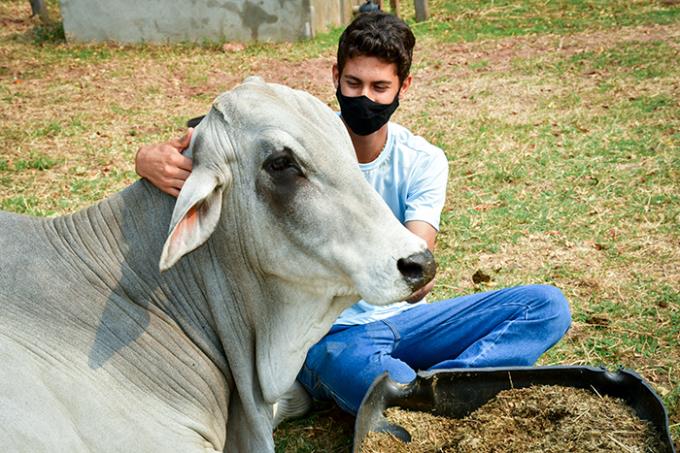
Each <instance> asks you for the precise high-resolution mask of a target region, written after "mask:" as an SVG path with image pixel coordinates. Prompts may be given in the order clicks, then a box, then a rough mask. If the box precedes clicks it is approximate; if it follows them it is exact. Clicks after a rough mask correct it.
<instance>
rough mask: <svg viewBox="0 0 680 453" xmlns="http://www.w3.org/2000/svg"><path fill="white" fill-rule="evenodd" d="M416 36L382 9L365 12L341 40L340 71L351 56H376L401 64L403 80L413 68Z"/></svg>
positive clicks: (355, 20) (402, 22)
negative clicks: (412, 61) (412, 60)
mask: <svg viewBox="0 0 680 453" xmlns="http://www.w3.org/2000/svg"><path fill="white" fill-rule="evenodd" d="M415 44H416V37H415V36H413V32H412V31H411V29H410V28H409V26H408V25H406V23H405V22H404V21H403V20H401V19H399V18H398V17H396V16H394V15H392V14H388V13H385V12H382V11H376V12H371V13H363V14H360V15H359V16H357V18H356V19H354V21H352V23H351V24H349V25H348V26H347V28H346V29H345V31H343V32H342V35H341V36H340V41H339V43H338V61H337V64H338V70H339V71H340V74H342V70H343V69H344V67H345V63H346V62H347V59H349V58H354V57H357V56H367V57H376V58H378V59H379V60H382V61H385V62H388V63H394V64H396V65H397V75H398V76H399V82H400V83H403V82H404V80H405V79H406V77H408V74H409V71H410V70H411V59H412V58H413V47H414V46H415Z"/></svg>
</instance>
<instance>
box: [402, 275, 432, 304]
mask: <svg viewBox="0 0 680 453" xmlns="http://www.w3.org/2000/svg"><path fill="white" fill-rule="evenodd" d="M434 280H435V279H434V278H433V279H432V280H430V283H428V284H427V285H425V286H423V287H422V288H420V289H419V290H418V291H416V292H414V293H413V294H411V295H410V296H408V299H406V302H408V303H409V304H413V303H416V302H418V301H420V300H422V299H423V298H424V297H425V296H427V294H428V293H429V292H430V291H432V288H434Z"/></svg>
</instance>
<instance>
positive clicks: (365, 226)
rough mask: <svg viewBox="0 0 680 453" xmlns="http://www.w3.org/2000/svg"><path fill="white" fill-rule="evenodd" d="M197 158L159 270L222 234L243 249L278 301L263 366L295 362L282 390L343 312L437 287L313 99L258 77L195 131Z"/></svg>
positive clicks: (334, 120) (422, 255) (415, 246)
mask: <svg viewBox="0 0 680 453" xmlns="http://www.w3.org/2000/svg"><path fill="white" fill-rule="evenodd" d="M192 150H193V159H194V166H193V171H192V173H191V176H190V177H189V178H188V179H187V181H186V183H185V185H184V188H183V189H182V191H181V193H180V195H179V198H178V200H177V204H176V207H175V211H174V213H173V217H172V222H171V225H170V235H169V237H168V239H167V242H166V244H165V247H164V249H163V253H162V256H161V261H160V267H161V269H162V270H164V269H167V268H169V267H170V266H172V265H173V264H174V263H175V262H176V261H177V260H179V259H180V258H181V257H182V256H183V255H185V254H186V253H188V252H190V251H191V250H193V249H195V248H196V247H198V246H200V245H201V244H203V243H204V242H206V241H207V240H208V238H209V237H210V236H211V235H213V233H215V232H216V231H218V232H221V233H224V234H225V235H226V236H225V238H226V237H228V238H229V239H228V240H230V241H235V242H238V243H235V244H233V246H234V247H233V249H234V250H240V252H241V254H242V255H247V256H246V258H245V259H246V261H247V263H248V265H249V266H251V267H252V273H253V274H255V275H257V276H258V278H259V279H260V280H261V281H262V282H263V284H264V285H270V286H272V287H273V288H274V290H273V291H270V293H271V294H270V296H271V295H273V296H274V299H280V300H269V301H267V304H269V306H268V307H267V308H265V309H262V310H263V312H265V314H263V315H258V316H265V317H266V318H267V319H265V320H263V322H265V323H266V325H267V329H266V332H265V333H263V334H259V333H258V335H263V337H262V338H260V337H258V341H262V342H264V343H267V344H266V345H265V346H264V347H263V348H262V352H260V345H259V344H258V367H259V368H261V366H260V365H261V364H264V363H267V365H266V366H268V367H270V368H272V367H273V368H276V367H277V365H281V363H280V361H281V360H283V358H290V356H291V355H294V356H296V357H295V359H294V360H292V362H293V363H294V364H297V365H294V366H293V368H294V369H293V370H292V371H291V373H292V378H290V379H284V380H283V381H284V382H286V380H288V385H289V384H290V383H292V379H293V378H294V376H295V373H296V372H297V369H298V368H299V366H300V365H301V363H302V362H301V360H303V359H304V356H305V354H306V351H307V349H308V348H309V346H311V344H312V343H314V342H315V341H318V339H319V338H320V337H321V336H322V335H323V334H324V333H325V331H326V330H327V329H328V328H329V326H330V324H331V323H332V322H333V320H334V319H335V317H336V316H337V315H338V314H339V312H340V311H341V310H343V309H344V308H346V307H347V306H349V305H350V304H352V303H353V302H355V301H356V300H358V299H359V298H363V299H365V300H366V301H368V302H370V303H373V304H387V303H391V302H395V301H399V300H403V299H405V298H406V297H408V296H409V295H410V294H411V293H412V292H413V291H415V290H416V289H418V288H420V287H422V286H423V285H425V284H426V283H427V282H428V281H429V280H431V279H432V278H433V276H434V261H433V258H432V255H431V254H430V252H429V251H427V247H426V244H425V242H424V241H423V240H421V239H420V238H418V237H416V236H415V235H413V234H411V233H410V232H409V231H408V230H406V229H405V228H404V227H403V226H402V225H401V224H400V223H399V222H398V220H397V219H396V218H395V217H394V215H393V214H392V213H391V211H390V210H389V208H388V207H387V206H386V205H385V203H384V202H383V200H382V199H381V198H380V197H379V196H378V195H377V193H375V191H374V190H373V189H372V188H371V187H370V186H369V185H368V183H367V182H366V181H365V180H364V178H363V176H362V174H361V171H360V170H359V168H358V165H357V161H356V156H355V154H354V150H353V147H352V143H351V141H350V138H349V135H348V134H347V131H346V129H345V127H344V125H343V124H342V121H341V120H340V119H339V118H338V116H337V115H336V114H335V113H334V112H333V111H332V110H331V109H330V108H328V107H327V106H326V105H324V104H323V103H322V102H320V101H319V100H318V99H316V98H314V97H313V96H311V95H309V94H307V93H304V92H301V91H297V90H293V89H290V88H287V87H284V86H281V85H274V84H266V83H264V82H263V81H262V80H261V79H259V78H249V79H247V80H246V81H245V82H244V83H243V84H242V85H240V86H238V87H236V88H235V89H233V90H232V91H230V92H227V93H225V94H223V95H221V96H219V97H218V98H217V99H216V101H215V103H214V104H213V109H212V110H211V112H210V113H209V114H208V115H207V116H206V118H205V119H204V120H203V121H202V122H201V124H200V125H199V126H198V127H197V129H196V130H195V131H194V138H193V145H192ZM233 230H238V231H237V232H235V231H233ZM215 234H217V233H215ZM213 239H215V238H213ZM218 240H221V238H220V237H218ZM225 240H226V239H225ZM223 258H224V259H225V260H226V261H228V260H229V259H230V257H228V256H227V257H223ZM225 266H227V267H228V266H229V263H228V262H227V263H225ZM277 291H279V292H278V293H277ZM293 323H296V324H297V325H295V324H293ZM291 324H293V325H291ZM305 324H306V325H305ZM303 325H305V326H304V327H303ZM309 325H314V326H315V328H310V327H309ZM279 326H280V329H279ZM296 328H297V332H296V331H295V329H296ZM279 330H280V331H279ZM291 330H293V331H291ZM299 336H302V342H300V341H295V338H296V337H299ZM272 343H274V344H272ZM279 343H281V344H279ZM272 350H277V351H278V352H277V353H272ZM261 355H262V357H259V356H261ZM277 355H282V356H283V358H277ZM260 359H261V360H260ZM272 362H275V363H274V364H272ZM298 362H299V363H298ZM262 366H265V365H262ZM295 366H297V368H295ZM279 368H280V367H279ZM259 371H260V374H269V375H271V374H273V373H275V372H277V373H280V372H281V370H280V369H279V370H277V371H275V370H272V369H270V370H262V369H260V370H259ZM287 377H288V376H287ZM279 378H280V376H278V377H277V380H279ZM260 379H261V380H262V376H261V377H260ZM282 385H285V384H282ZM263 387H266V386H265V385H263ZM270 387H271V386H270ZM278 387H279V386H278V385H277V386H275V388H264V391H265V394H266V395H265V396H266V397H267V399H269V400H272V399H274V398H276V396H277V394H279V393H280V392H281V391H283V390H285V388H278Z"/></svg>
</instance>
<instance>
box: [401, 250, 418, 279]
mask: <svg viewBox="0 0 680 453" xmlns="http://www.w3.org/2000/svg"><path fill="white" fill-rule="evenodd" d="M397 268H398V269H399V272H401V274H402V275H403V276H404V277H406V278H407V279H409V280H417V279H420V277H421V276H422V275H423V266H421V265H420V263H418V262H417V261H414V260H412V259H411V257H410V256H409V257H408V258H401V259H399V261H397Z"/></svg>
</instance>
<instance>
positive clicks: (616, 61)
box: [0, 0, 680, 452]
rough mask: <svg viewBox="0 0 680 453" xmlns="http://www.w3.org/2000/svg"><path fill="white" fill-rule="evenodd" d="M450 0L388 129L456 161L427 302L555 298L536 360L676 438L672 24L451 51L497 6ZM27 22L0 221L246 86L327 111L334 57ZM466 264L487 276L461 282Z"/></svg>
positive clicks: (6, 63)
mask: <svg viewBox="0 0 680 453" xmlns="http://www.w3.org/2000/svg"><path fill="white" fill-rule="evenodd" d="M402 3H408V2H402ZM444 3H445V2H441V1H433V2H432V5H433V9H434V10H435V11H434V13H433V16H434V19H433V21H431V22H430V23H428V24H425V25H419V26H417V27H416V30H419V36H418V37H419V44H418V47H417V49H416V61H415V62H414V68H413V69H414V71H413V72H414V77H415V85H414V87H413V89H412V90H411V92H410V93H408V95H407V97H406V98H405V99H404V100H403V102H402V107H401V108H400V110H399V111H398V112H397V115H396V117H395V119H396V121H398V122H401V123H403V124H405V125H406V126H408V127H410V128H412V129H413V130H416V131H418V132H419V133H421V134H422V135H424V136H425V137H427V138H428V139H429V140H430V141H432V142H434V143H435V144H437V145H439V146H441V147H442V148H443V149H444V151H445V152H446V153H447V155H448V157H449V160H450V177H449V193H448V199H447V204H446V208H445V212H444V214H443V218H442V230H441V233H440V236H439V241H438V250H437V256H438V260H439V263H440V272H439V277H438V283H437V286H436V288H435V291H434V294H433V297H432V299H433V300H435V299H441V298H446V297H452V296H454V295H459V294H463V293H467V292H471V291H480V290H485V289H492V288H495V287H501V286H506V285H513V284H521V283H544V282H547V283H553V284H556V285H557V286H559V287H560V288H562V289H563V291H564V292H565V294H566V295H567V296H568V298H569V300H570V302H571V304H572V310H573V314H574V324H573V327H572V329H571V330H570V332H569V334H568V335H567V337H566V338H565V340H564V341H562V342H560V343H559V344H558V345H557V346H556V347H555V348H554V349H553V350H551V351H550V352H549V353H548V354H547V355H546V356H545V357H544V358H543V359H542V361H541V363H543V364H548V363H561V364H592V365H595V364H602V365H605V366H608V367H610V368H611V367H616V366H626V367H629V368H632V369H634V370H636V371H638V372H639V373H640V374H642V375H643V377H645V378H646V379H648V380H650V381H651V382H652V383H653V384H654V386H655V388H656V389H657V390H658V391H659V393H660V394H661V395H662V396H663V397H664V399H665V401H666V404H667V407H668V409H669V413H670V417H671V423H672V424H673V425H674V426H675V428H674V431H673V432H674V435H675V438H676V439H677V438H678V435H680V425H679V424H680V372H679V371H678V365H677V364H678V363H680V346H679V344H680V296H679V294H680V252H679V250H680V235H679V234H678V232H679V231H680V187H679V185H680V184H679V183H680V105H679V104H678V100H679V99H680V79H679V78H678V74H679V73H680V63H678V62H679V61H680V58H679V57H680V23H678V22H677V21H665V22H663V23H662V24H655V23H653V21H652V23H649V24H646V25H633V26H626V27H615V28H607V29H606V30H605V29H603V27H602V26H601V24H596V25H597V26H593V27H592V29H591V28H588V27H587V26H584V27H582V28H581V31H578V32H575V33H565V32H564V31H562V32H560V33H552V34H551V33H536V34H533V35H530V36H515V37H504V38H500V39H486V40H481V41H480V40H473V41H471V42H464V43H461V42H451V39H449V38H450V37H449V35H446V34H445V33H442V34H437V33H434V32H430V31H428V30H434V29H435V28H436V25H437V24H440V23H442V20H443V19H442V17H449V16H448V15H451V14H453V16H451V17H453V18H454V19H455V20H458V19H456V18H458V17H459V16H460V15H462V16H461V17H462V19H461V20H463V19H465V18H466V17H468V16H470V17H477V18H478V19H480V20H484V19H485V17H489V15H497V14H498V11H487V12H486V13H485V14H486V16H484V15H483V14H482V13H481V12H479V11H478V12H475V11H473V10H472V9H468V10H465V11H462V12H461V11H458V12H456V11H454V12H453V13H452V12H450V11H449V10H447V9H446V8H445V7H444ZM633 3H634V4H633ZM633 3H631V5H632V6H630V8H632V9H635V8H638V9H640V10H641V11H642V10H645V11H647V10H650V11H651V10H653V9H654V8H657V9H658V8H659V7H658V5H657V6H654V5H651V6H650V5H647V6H642V5H641V4H640V2H637V3H636V2H633ZM504 7H506V8H507V5H506V6H504ZM470 8H472V7H470ZM480 11H481V10H480ZM482 12H483V11H482ZM652 12H654V11H652ZM29 14H30V8H29V6H28V2H24V1H23V0H22V1H20V0H11V1H9V0H8V1H3V2H0V131H1V132H0V149H2V151H1V152H0V208H2V209H5V210H12V211H17V212H26V213H30V214H37V215H54V214H63V213H67V212H72V211H73V210H75V209H78V208H81V207H83V206H86V205H88V204H91V203H93V202H96V201H97V200H100V199H102V198H103V197H105V196H107V195H108V194H110V193H112V192H114V191H117V190H119V189H121V188H122V187H124V186H126V185H128V184H129V183H131V182H132V181H134V180H135V178H136V176H135V174H134V169H133V156H134V153H135V152H136V150H137V148H138V147H139V146H140V145H141V144H143V143H148V142H154V141H160V140H165V139H167V138H169V137H172V136H175V135H179V134H181V133H182V131H183V124H184V122H185V121H186V120H187V119H188V118H190V117H192V116H196V115H199V114H202V113H204V112H205V111H206V110H207V108H208V107H209V105H210V102H211V101H212V99H213V98H214V97H215V96H216V95H217V94H219V93H220V92H222V91H224V90H226V89H228V88H230V87H232V86H233V85H235V84H236V83H238V82H239V81H240V80H241V79H242V78H243V77H244V76H246V75H250V74H260V75H262V76H264V77H265V79H267V80H269V81H274V82H281V83H285V84H287V85H290V86H293V87H296V88H301V89H305V90H307V91H310V92H311V93H312V94H314V95H316V96H318V97H319V98H320V99H322V100H324V101H325V102H327V103H328V104H329V105H332V106H335V105H336V104H335V100H334V90H333V88H332V86H331V83H330V65H331V63H332V61H333V54H334V50H333V46H332V45H329V46H326V47H323V46H321V47H318V48H317V47H314V44H313V43H312V44H300V45H292V44H280V45H256V46H248V47H246V48H245V49H244V50H242V51H225V50H223V49H222V48H221V47H220V46H208V45H205V46H193V45H179V46H150V45H147V46H117V45H113V44H111V45H96V46H95V45H92V46H90V45H69V44H66V43H63V42H59V41H54V40H49V39H48V40H45V39H42V38H40V37H39V36H38V37H36V36H37V35H36V29H38V28H40V26H39V24H38V22H37V20H34V19H29V17H28V16H29ZM409 14H410V13H409V11H408V10H406V15H407V16H408V15H409ZM479 14H482V15H481V16H480V15H479ZM466 15H467V16H466ZM53 16H54V14H53ZM454 16H455V17H454ZM438 21H439V22H438ZM449 25H450V24H449ZM447 26H448V25H447ZM449 30H450V28H449ZM477 270H481V271H482V272H483V273H485V274H487V275H488V276H489V277H490V281H489V282H487V283H474V282H473V281H472V278H471V277H472V275H473V274H474V273H475V272H476V271H477ZM351 424H352V420H351V417H338V416H337V414H334V413H333V412H332V411H331V412H328V411H321V412H317V413H316V414H315V415H313V416H312V417H311V418H308V419H303V420H302V421H298V422H292V423H287V424H284V425H283V426H282V428H280V429H279V430H278V432H277V441H278V443H279V446H280V448H279V449H280V450H281V451H289V452H293V451H343V450H346V449H347V446H348V442H349V441H350V440H349V437H350V434H349V433H351ZM286 445H287V446H286Z"/></svg>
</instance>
